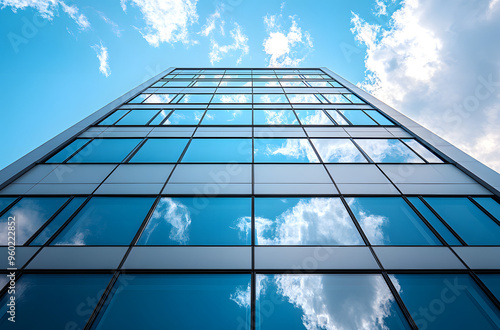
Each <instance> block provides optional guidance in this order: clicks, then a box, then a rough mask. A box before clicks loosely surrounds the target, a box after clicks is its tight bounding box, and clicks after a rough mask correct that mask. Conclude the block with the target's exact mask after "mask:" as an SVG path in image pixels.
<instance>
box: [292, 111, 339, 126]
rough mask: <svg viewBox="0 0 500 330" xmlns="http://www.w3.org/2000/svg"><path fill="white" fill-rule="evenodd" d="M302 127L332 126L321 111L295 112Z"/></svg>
mask: <svg viewBox="0 0 500 330" xmlns="http://www.w3.org/2000/svg"><path fill="white" fill-rule="evenodd" d="M295 112H296V113H297V116H298V117H299V119H300V122H301V123H302V125H334V123H333V122H332V121H331V120H330V118H328V116H327V115H326V114H325V113H324V112H323V110H295Z"/></svg>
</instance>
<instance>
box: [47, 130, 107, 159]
mask: <svg viewBox="0 0 500 330" xmlns="http://www.w3.org/2000/svg"><path fill="white" fill-rule="evenodd" d="M96 138H97V137H96V136H94V137H91V138H82V139H78V138H76V139H74V140H73V141H71V142H70V143H68V144H67V145H65V146H64V147H63V148H61V149H60V150H58V151H57V152H55V153H53V154H51V155H50V156H49V157H48V158H47V159H45V160H44V161H43V162H41V163H42V164H44V163H45V162H46V161H48V160H49V159H51V158H52V157H54V156H55V155H57V154H58V153H59V152H61V151H63V150H64V148H66V147H68V146H69V145H70V144H71V143H73V142H75V141H76V140H85V139H87V140H88V141H87V142H86V143H84V144H83V145H82V146H81V147H80V148H78V149H76V151H75V152H73V153H72V154H71V155H70V156H69V157H66V159H64V160H63V161H62V162H61V163H59V164H66V163H67V162H68V161H69V160H70V159H71V158H73V157H75V156H76V154H77V153H79V152H80V151H82V149H83V148H85V147H86V146H88V145H89V144H90V142H92V141H93V140H95V139H96ZM56 164H57V163H56Z"/></svg>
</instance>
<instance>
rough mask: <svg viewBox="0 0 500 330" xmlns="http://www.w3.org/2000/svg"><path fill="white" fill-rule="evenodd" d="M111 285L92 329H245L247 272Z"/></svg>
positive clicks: (130, 278) (124, 279) (141, 277)
mask: <svg viewBox="0 0 500 330" xmlns="http://www.w3.org/2000/svg"><path fill="white" fill-rule="evenodd" d="M116 283H117V284H116V286H115V288H116V290H114V292H115V293H114V294H113V295H111V296H110V297H109V298H108V299H109V300H108V302H107V306H108V307H107V308H106V309H104V311H103V312H102V318H100V319H99V323H98V324H97V327H96V329H157V328H159V327H160V328H161V327H164V325H168V326H167V327H168V328H169V329H242V330H249V329H250V310H251V309H250V290H249V288H250V275H249V274H179V275H177V274H133V275H120V278H119V279H118V281H117V282H116ZM138 301H140V302H141V312H140V313H138V312H137V302H138ZM193 313H195V314H193Z"/></svg>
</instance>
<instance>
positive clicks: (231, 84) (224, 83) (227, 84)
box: [219, 80, 252, 87]
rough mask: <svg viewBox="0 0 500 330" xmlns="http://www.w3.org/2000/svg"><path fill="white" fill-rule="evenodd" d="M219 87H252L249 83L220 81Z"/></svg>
mask: <svg viewBox="0 0 500 330" xmlns="http://www.w3.org/2000/svg"><path fill="white" fill-rule="evenodd" d="M219 87H252V82H251V81H238V80H236V81H234V80H232V81H231V80H222V81H221V82H220V85H219Z"/></svg>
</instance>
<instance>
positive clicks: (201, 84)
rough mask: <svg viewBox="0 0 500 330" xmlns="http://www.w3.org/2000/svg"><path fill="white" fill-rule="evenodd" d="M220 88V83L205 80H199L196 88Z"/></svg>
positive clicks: (195, 85)
mask: <svg viewBox="0 0 500 330" xmlns="http://www.w3.org/2000/svg"><path fill="white" fill-rule="evenodd" d="M217 86H219V81H218V80H217V81H203V80H198V81H197V82H196V83H195V84H194V87H217Z"/></svg>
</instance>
